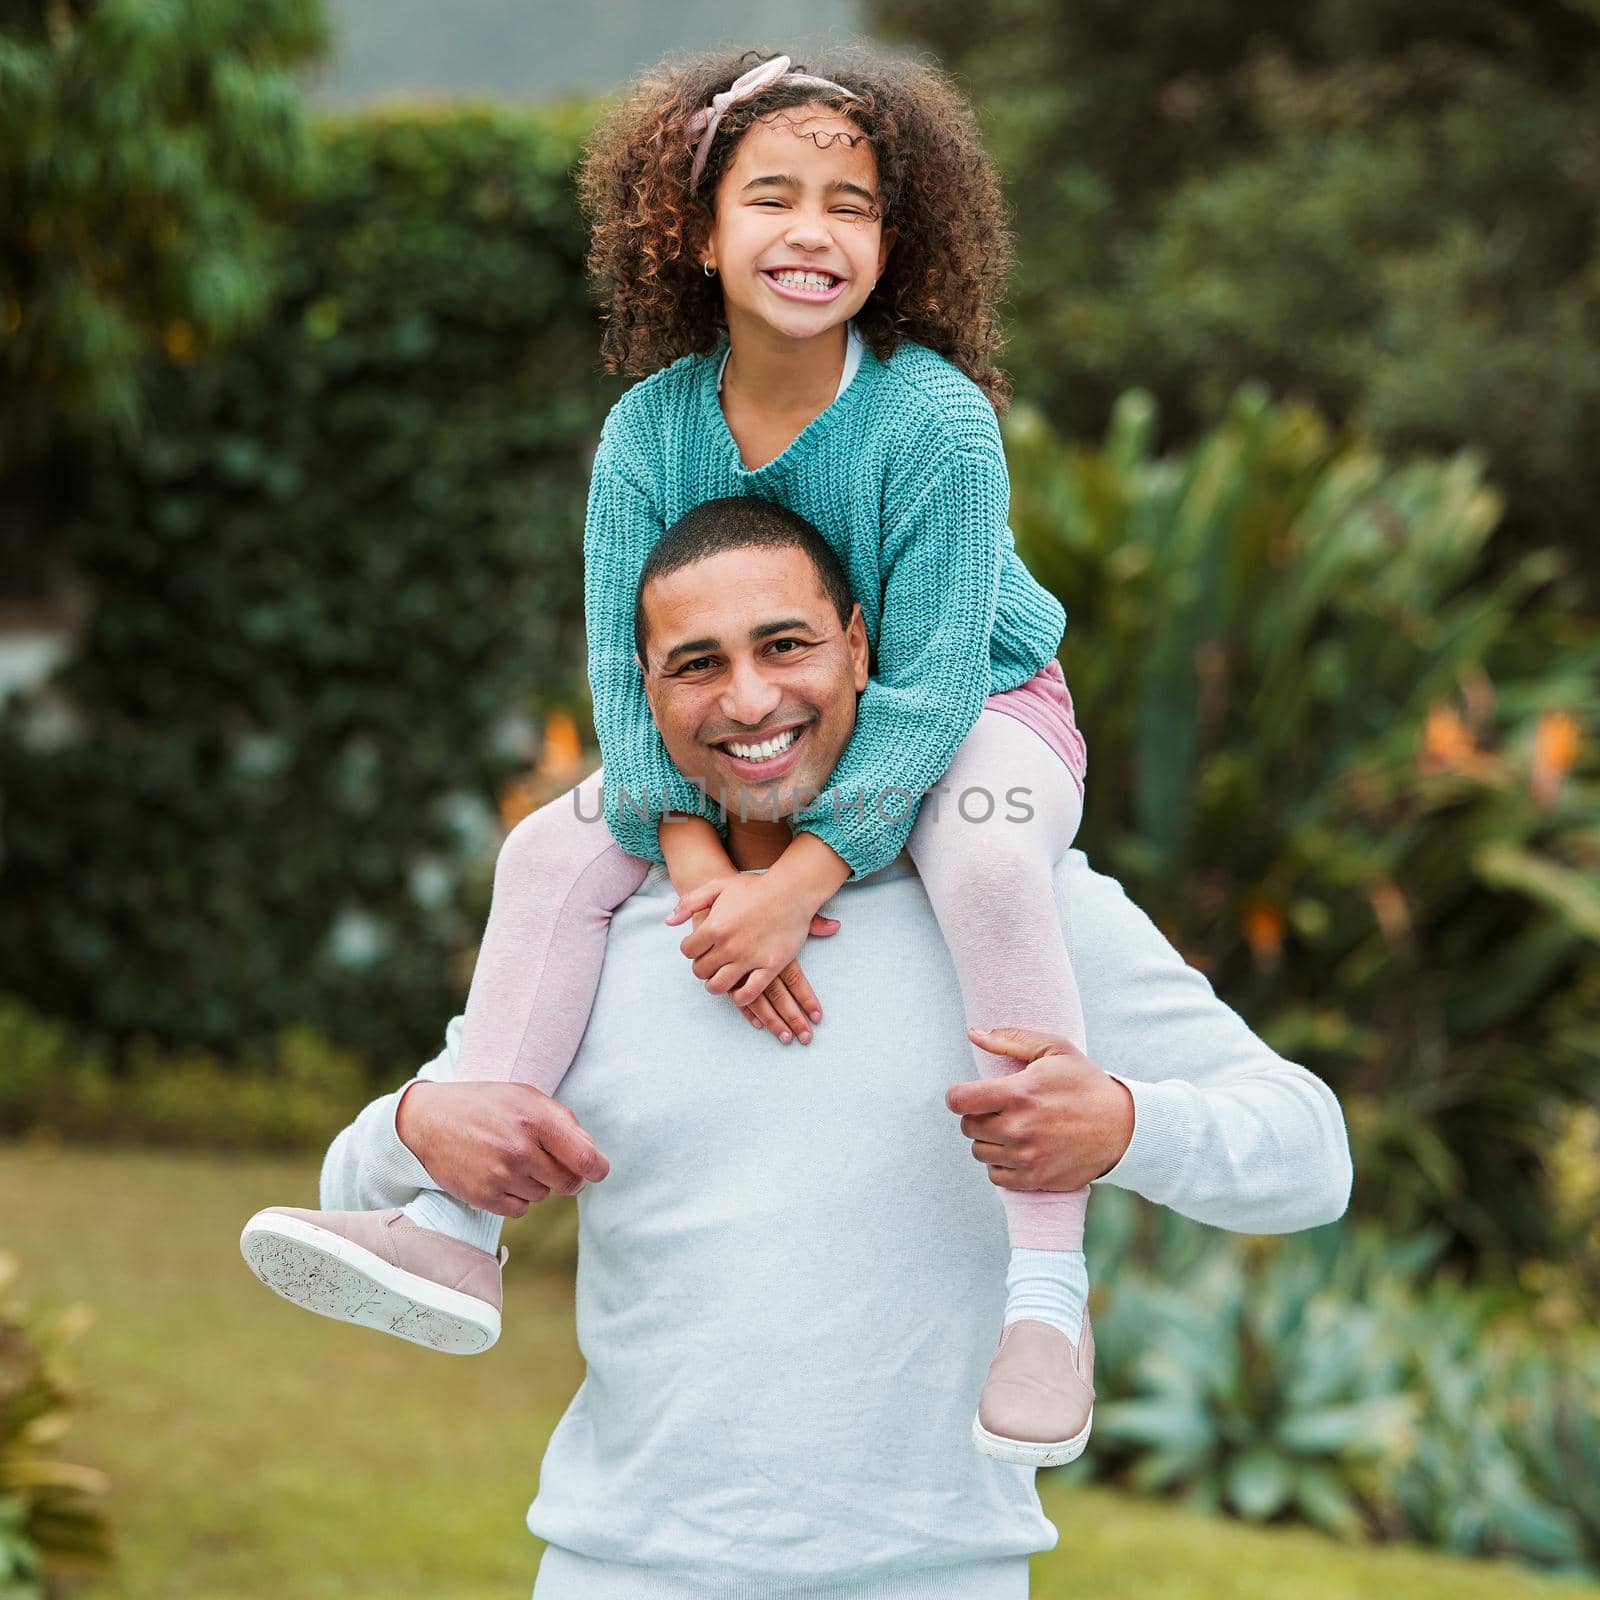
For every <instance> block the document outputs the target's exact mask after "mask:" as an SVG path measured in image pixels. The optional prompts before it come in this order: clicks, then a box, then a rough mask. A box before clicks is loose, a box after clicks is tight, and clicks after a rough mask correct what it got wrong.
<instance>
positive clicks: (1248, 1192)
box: [1064, 850, 1353, 1233]
mask: <svg viewBox="0 0 1600 1600" xmlns="http://www.w3.org/2000/svg"><path fill="white" fill-rule="evenodd" d="M1065 870H1066V872H1067V878H1066V883H1067V886H1068V887H1067V894H1066V896H1065V898H1064V904H1065V908H1066V921H1067V934H1068V949H1069V950H1070V952H1071V955H1072V965H1073V971H1074V972H1075V974H1076V976H1077V979H1078V986H1079V991H1080V994H1081V996H1082V1000H1083V1013H1084V1022H1085V1026H1086V1029H1087V1033H1088V1045H1089V1055H1090V1056H1091V1057H1092V1058H1093V1060H1094V1061H1095V1063H1096V1064H1097V1065H1098V1066H1100V1067H1101V1068H1103V1069H1104V1070H1105V1071H1106V1072H1108V1073H1110V1074H1111V1076H1112V1077H1114V1078H1116V1079H1117V1080H1118V1081H1119V1082H1121V1083H1122V1084H1124V1085H1126V1087H1127V1090H1128V1092H1129V1094H1130V1095H1132V1096H1133V1106H1134V1126H1133V1138H1132V1140H1131V1142H1130V1143H1129V1145H1128V1148H1127V1150H1126V1151H1125V1152H1124V1153H1123V1156H1122V1159H1121V1160H1120V1161H1119V1162H1118V1163H1117V1164H1116V1166H1114V1167H1113V1168H1112V1169H1111V1170H1110V1171H1109V1172H1107V1173H1106V1174H1105V1175H1104V1176H1103V1177H1101V1178H1098V1179H1097V1180H1096V1182H1098V1183H1109V1184H1115V1185H1116V1186H1117V1187H1118V1188H1120V1189H1131V1190H1133V1191H1134V1193H1136V1194H1140V1195H1143V1196H1144V1198H1145V1199H1146V1200H1149V1201H1152V1202H1154V1203H1155V1204H1156V1205H1161V1206H1167V1207H1169V1208H1170V1209H1171V1210H1173V1211H1177V1212H1179V1213H1181V1214H1182V1215H1183V1216H1186V1217H1192V1218H1193V1219H1194V1220H1195V1221H1196V1222H1204V1223H1209V1224H1210V1225H1211V1226H1212V1227H1216V1228H1227V1229H1230V1230H1232V1231H1233V1232H1236V1233H1294V1232H1297V1231H1298V1230H1299V1229H1301V1228H1313V1227H1317V1226H1319V1225H1320V1224H1322V1223H1325V1222H1331V1221H1333V1220H1334V1219H1335V1218H1337V1217H1340V1216H1342V1215H1343V1214H1344V1211H1345V1208H1346V1206H1347V1205H1348V1204H1349V1200H1350V1186H1351V1180H1352V1175H1353V1174H1352V1166H1351V1161H1350V1145H1349V1137H1348V1134H1347V1132H1346V1129H1345V1123H1344V1115H1343V1113H1342V1112H1341V1111H1340V1109H1339V1102H1338V1100H1337V1099H1336V1098H1335V1097H1334V1094H1333V1091H1332V1090H1331V1089H1330V1088H1329V1087H1328V1086H1327V1084H1325V1083H1324V1082H1323V1081H1322V1080H1321V1079H1320V1078H1318V1077H1317V1076H1316V1075H1315V1074H1313V1073H1311V1072H1308V1071H1307V1070H1306V1068H1304V1067H1302V1066H1297V1065H1296V1064H1295V1063H1294V1062H1292V1061H1285V1060H1284V1059H1283V1058H1282V1057H1281V1056H1279V1055H1277V1054H1275V1053H1274V1052H1273V1051H1272V1050H1270V1049H1269V1048H1268V1047H1267V1046H1266V1045H1265V1044H1263V1043H1262V1041H1261V1040H1260V1039H1258V1038H1257V1037H1256V1036H1255V1034H1254V1033H1252V1032H1251V1030H1250V1029H1249V1028H1248V1027H1247V1026H1246V1025H1245V1023H1244V1021H1243V1019H1242V1018H1241V1017H1240V1016H1239V1015H1238V1013H1237V1012H1235V1011H1233V1010H1232V1009H1231V1008H1230V1007H1229V1006H1227V1005H1226V1004H1224V1002H1223V1001H1221V1000H1220V999H1218V998H1217V995H1216V993H1215V992H1214V991H1213V989H1212V987H1211V985H1210V983H1209V982H1207V980H1206V979H1205V977H1204V976H1203V975H1202V974H1201V973H1199V972H1197V971H1196V970H1195V969H1194V968H1193V967H1191V966H1189V965H1188V964H1187V963H1186V962H1185V961H1184V959H1183V958H1182V956H1180V955H1179V954H1178V952H1177V951H1176V950H1174V949H1173V947H1172V945H1171V944H1170V943H1168V941H1167V940H1166V939H1165V938H1164V937H1163V936H1162V934H1161V932H1160V931H1159V929H1157V928H1156V926H1155V924H1154V923H1152V922H1151V921H1150V919H1149V917H1147V916H1146V915H1145V914H1144V912H1143V911H1141V910H1140V909H1139V908H1138V906H1136V905H1135V904H1134V903H1133V902H1132V901H1131V900H1130V899H1129V898H1128V896H1127V894H1126V892H1125V891H1124V890H1123V888H1122V886H1121V885H1120V884H1119V883H1117V882H1116V880H1115V879H1112V878H1107V877H1104V876H1102V875H1101V874H1100V873H1098V872H1095V871H1093V870H1092V869H1091V868H1090V866H1089V864H1088V862H1087V861H1086V860H1085V859H1084V857H1083V855H1082V854H1081V852H1079V851H1076V850H1074V851H1071V852H1069V854H1068V857H1067V866H1066V869H1065Z"/></svg>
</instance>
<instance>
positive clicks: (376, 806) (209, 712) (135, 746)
mask: <svg viewBox="0 0 1600 1600" xmlns="http://www.w3.org/2000/svg"><path fill="white" fill-rule="evenodd" d="M591 121H592V112H591V111H590V110H589V109H588V108H576V109H573V108H567V109H566V110H565V111H560V112H558V111H544V112H541V113H539V114H538V115H537V116H530V115H509V114H507V115H501V114H498V113H495V112H494V111H492V110H486V109H478V110H463V111H461V112H460V113H454V112H439V111H437V110H423V111H418V112H411V113H404V112H384V113H374V114H373V115H371V116H366V117H356V118H352V119H350V120H348V121H334V122H328V123H326V124H323V125H321V126H319V128H318V129H317V133H316V137H317V139H318V143H319V146H320V155H319V159H318V161H317V163H316V166H317V179H316V186H315V189H314V191H313V193H312V194H311V196H310V197H309V198H308V199H307V200H306V201H304V202H302V204H301V205H299V206H298V207H297V208H296V210H295V212H294V215H293V216H292V218H290V219H289V221H288V222H287V223H286V225H285V227H284V228H283V229H282V230H281V232H280V235H279V246H278V248H279V254H280V259H279V260H278V262H277V265H276V267H275V269H274V271H273V280H274V288H273V292H272V297H271V302H270V306H269V313H268V315H267V316H266V317H265V318H264V319H263V321H262V323H261V325H260V326H259V327H258V328H257V329H256V330H255V331H253V332H252V333H251V334H250V335H249V336H248V337H247V338H242V339H239V340H236V341H234V342H233V343H232V344H231V345H230V346H229V347H228V349H227V350H226V351H225V352H220V353H215V354H212V355H211V356H209V357H208V358H207V359H205V360H198V361H194V362H188V363H184V362H170V361H156V362H154V363H153V370H152V372H151V373H150V375H149V379H148V388H149V394H150V406H149V418H148V420H147V422H146V424H145V426H144V428H143V430H142V433H141V436H140V439H139V444H138V448H137V449H135V450H114V449H113V448H112V447H111V446H110V444H109V443H108V442H106V441H104V440H102V441H101V442H100V443H99V444H98V445H97V446H94V447H89V446H83V447H80V448H79V450H78V451H77V452H76V455H77V459H78V461H79V467H80V472H81V475H82V478H83V480H84V482H85V483H86V485H87V488H86V489H85V491H84V493H83V495H82V497H81V498H82V504H81V505H80V506H79V507H78V509H77V511H76V512H75V514H74V515H73V516H72V517H71V518H70V519H69V520H68V521H67V522H66V523H65V525H64V526H63V527H62V529H61V533H60V538H61V541H62V544H63V547H64V549H65V551H66V552H67V554H68V555H69V556H70V559H71V560H72V562H73V566H74V569H75V570H76V571H78V572H81V573H82V574H83V575H84V576H85V578H86V580H87V581H88V582H89V583H91V584H92V585H93V588H94V594H95V605H94V608H93V611H92V614H91V615H90V616H89V618H88V619H87V621H86V624H85V626H84V628H83V630H82V637H81V638H80V639H79V641H78V642H77V648H76V650H75V651H74V653H73V655H72V658H71V659H70V660H69V661H68V662H67V663H66V664H65V665H64V666H63V667H62V668H61V670H60V671H59V672H58V673H57V674H56V676H55V678H54V679H53V680H52V681H51V682H49V683H48V684H45V685H42V686H41V687H40V688H39V689H38V690H37V691H34V692H31V693H29V694H26V695H22V696H18V697H17V698H16V700H14V701H13V702H12V703H10V704H9V705H7V707H6V708H5V710H4V713H3V714H0V775H3V784H4V796H5V805H4V810H3V814H0V983H3V985H4V987H5V988H6V989H8V990H9V991H11V992H12V993H14V994H16V995H18V996H21V997H23V998H25V999H26V1000H28V1001H29V1003H30V1004H32V1005H34V1006H36V1007H37V1008H39V1009H40V1010H42V1011H44V1012H46V1013H47V1014H49V1015H52V1016H56V1017H66V1018H71V1019H72V1020H73V1021H74V1022H75V1023H78V1024H81V1025H83V1026H85V1027H87V1028H88V1029H89V1030H90V1031H91V1032H93V1033H95V1034H98V1035H100V1036H102V1037H104V1038H105V1039H107V1040H110V1041H114V1042H115V1043H116V1044H118V1045H119V1046H121V1047H122V1049H121V1052H120V1053H121V1056H122V1064H123V1065H124V1066H125V1067H127V1068H128V1069H129V1070H130V1071H132V1070H133V1069H134V1065H135V1061H136V1057H135V1053H134V1050H133V1044H134V1041H135V1040H137V1039H138V1038H139V1037H140V1036H145V1037H148V1038H150V1039H153V1040H156V1041H158V1042H159V1043H160V1045H161V1046H162V1047H163V1048H164V1049H167V1050H172V1051H176V1050H189V1049H198V1050H202V1051H208V1052H215V1053H217V1054H224V1053H226V1054H227V1055H229V1056H231V1057H234V1058H236V1059H237V1058H239V1057H241V1056H243V1055H244V1054H245V1053H246V1052H247V1051H248V1050H249V1049H250V1047H252V1046H259V1047H261V1048H262V1049H268V1048H270V1046H271V1042H272V1040H273V1039H274V1038H275V1037H276V1036H277V1035H278V1034H279V1033H280V1031H281V1030H282V1029H283V1028H285V1027H287V1026H292V1025H294V1024H297V1023H313V1024H316V1025H317V1026H319V1027H320V1028H322V1029H323V1031H324V1032H326V1033H327V1035H328V1036H329V1037H330V1038H331V1039H333V1040H335V1041H336V1042H338V1043H340V1044H342V1045H345V1046H348V1047H350V1048H352V1049H355V1050H358V1051H360V1052H361V1053H362V1054H364V1055H365V1056H366V1057H367V1059H368V1060H369V1061H372V1062H374V1063H387V1065H384V1067H383V1070H384V1071H385V1072H386V1073H387V1072H389V1071H391V1070H392V1063H393V1062H395V1061H420V1060H423V1059H425V1056H426V1054H430V1053H432V1051H434V1050H436V1049H437V1048H438V1037H439V1028H440V1025H441V1023H442V1021H443V1019H445V1018H447V1017H448V1016H450V1014H451V1011H452V1009H454V1008H456V1007H457V1006H458V1005H459V1003H460V1000H461V998H462V994H463V988H464V986H463V985H461V984H460V983H458V981H457V978H458V974H456V973H455V972H453V971H452V961H451V958H452V957H453V956H455V955H457V954H458V953H459V952H461V951H462V950H463V949H464V948H466V947H468V946H469V945H470V943H471V941H472V938H473V935H474V934H475V933H476V932H477V931H478V930H479V929H480V928H481V927H482V917H483V912H484V910H485V909H486V906H485V900H486V894H485V891H486V890H487V888H488V885H487V884H486V883H483V882H480V881H479V869H480V867H482V866H484V865H485V864H486V863H487V861H488V860H489V859H490V858H492V855H493V851H494V848H495V846H496V844H497V843H498V840H499V837H500V824H499V818H498V817H497V815H496V812H495V809H494V802H495V799H496V798H497V796H498V795H499V792H500V790H501V787H502V785H503V784H504V783H505V781H506V780H507V779H508V778H509V777H510V776H511V775H513V774H514V773H516V772H518V771H519V770H521V769H523V768H524V767H525V766H526V764H527V762H528V760H529V759H530V757H531V755H532V753H533V750H532V734H533V728H534V724H533V722H532V720H531V715H530V714H532V713H536V712H537V711H538V710H540V709H542V706H543V705H544V704H549V703H554V704H556V705H561V704H570V703H572V702H574V701H576V700H578V698H579V696H580V694H581V683H582V660H583V653H582V648H581V643H580V641H581V636H582V565H583V563H582V543H583V507H584V498H585V495H584V491H585V487H586V485H587V482H588V472H589V458H590V455H591V453H592V450H593V446H594V440H595V437H596V436H597V435H598V433H599V429H600V422H601V419H602V418H603V417H604V415H605V411H606V408H607V406H608V405H609V404H610V402H611V401H612V400H614V399H615V397H616V394H617V392H618V390H619V388H620V385H619V384H618V383H617V382H615V381H612V380H607V379H605V378H604V377H603V376H602V375H601V374H600V372H599V371H598V366H599V362H598V358H597V355H596V350H597V347H598V343H599V340H598V330H597V327H596V321H595V314H594V311H593V309H592V308H591V306H590V305H589V303H588V299H587V293H586V284H585V281H584V273H583V258H584V251H585V245H586V236H585V231H584V227H583V221H582V218H581V216H580V215H579V212H578V205H577V196H576V193H575V191H574V188H573V185H572V181H571V176H570V174H571V169H572V166H573V164H574V162H575V161H576V159H577V156H578V151H579V145H580V140H581V137H582V135H583V134H584V133H585V132H587V130H588V128H589V126H590V125H591ZM3 1058H4V1050H3V1048H0V1059H3Z"/></svg>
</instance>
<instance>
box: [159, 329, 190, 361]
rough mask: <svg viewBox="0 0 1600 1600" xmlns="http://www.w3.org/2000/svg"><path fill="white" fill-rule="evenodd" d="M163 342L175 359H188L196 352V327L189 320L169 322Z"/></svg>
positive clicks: (168, 352)
mask: <svg viewBox="0 0 1600 1600" xmlns="http://www.w3.org/2000/svg"><path fill="white" fill-rule="evenodd" d="M163 342H164V343H165V345H166V347H167V354H168V355H169V356H171V357H172V359H173V360H174V361H187V360H188V359H189V358H190V357H191V356H192V355H193V354H194V329H193V328H191V327H190V326H189V324H188V323H187V322H169V323H168V324H167V331H166V336H165V339H164V340H163Z"/></svg>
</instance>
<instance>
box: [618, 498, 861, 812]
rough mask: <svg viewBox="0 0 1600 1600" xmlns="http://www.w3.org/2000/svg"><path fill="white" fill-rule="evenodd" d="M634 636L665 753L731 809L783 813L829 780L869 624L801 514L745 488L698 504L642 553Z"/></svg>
mask: <svg viewBox="0 0 1600 1600" xmlns="http://www.w3.org/2000/svg"><path fill="white" fill-rule="evenodd" d="M634 643H635V647H636V649H637V651H638V657H639V664H640V667H641V668H642V670H643V672H644V682H645V693H646V695H647V696H648V698H649V701H650V710H651V713H652V715H653V716H654V718H655V723H656V727H657V728H658V729H659V730H660V733H661V738H662V742H663V743H664V744H665V745H666V748H667V754H668V756H670V757H671V759H672V762H673V764H674V765H675V766H676V767H677V768H678V770H679V771H680V772H682V773H683V775H684V776H685V777H686V778H689V779H690V780H691V781H693V782H696V783H703V784H704V785H705V787H706V790H707V792H708V793H709V794H710V795H711V796H712V798H713V799H719V800H721V801H722V802H723V803H724V804H725V805H726V806H727V807H728V809H729V811H730V812H732V813H734V814H736V815H745V816H750V817H758V816H764V817H785V816H788V815H789V814H790V813H791V812H794V811H796V810H799V809H800V808H801V807H802V806H804V805H805V804H807V803H808V802H809V800H810V799H811V798H812V797H813V796H814V795H816V794H817V793H818V792H819V791H821V790H822V789H824V788H826V787H827V784H828V780H829V778H830V777H831V775H832V773H833V769H834V767H835V766H836V765H837V764H838V761H839V757H840V756H841V755H842V754H843V753H844V747H845V746H846V745H847V744H848V743H849V742H850V735H851V733H852V732H853V731H854V729H855V720H856V697H857V696H858V695H859V694H860V693H861V691H862V690H863V689H865V688H866V685H867V630H866V624H865V623H864V622H863V621H862V619H861V608H860V607H859V606H858V605H856V603H855V602H854V600H853V599H852V598H851V595H850V587H849V583H848V581H847V580H846V577H845V573H844V569H843V567H841V566H840V564H839V558H838V557H837V556H836V555H835V554H834V552H833V550H832V548H831V547H830V546H829V544H828V542H827V540H825V539H824V538H823V537H822V535H821V534H820V533H818V532H817V530H816V529H815V528H814V527H812V526H811V524H810V523H809V522H807V521H806V520H805V518H804V517H800V516H796V515H795V514H794V513H793V512H792V511H787V510H785V509H784V508H783V507H782V506H777V505H773V504H771V503H770V502H768V501H766V500H758V499H755V498H753V497H750V496H741V497H737V498H733V499H727V500H710V501H707V502H706V503H705V504H704V505H701V506H696V507H695V509H694V510H693V511H691V512H690V513H689V514H688V515H687V516H685V517H683V518H682V519H681V520H679V521H678V522H675V523H674V524H673V525H672V527H670V528H668V529H667V531H666V532H665V533H664V534H663V535H662V536H661V538H660V540H659V541H658V542H657V544H656V546H655V548H654V549H653V550H652V551H651V552H650V555H649V557H648V558H647V560H646V561H645V565H644V571H643V572H642V573H641V574H640V578H639V593H638V599H637V603H636V605H635V608H634Z"/></svg>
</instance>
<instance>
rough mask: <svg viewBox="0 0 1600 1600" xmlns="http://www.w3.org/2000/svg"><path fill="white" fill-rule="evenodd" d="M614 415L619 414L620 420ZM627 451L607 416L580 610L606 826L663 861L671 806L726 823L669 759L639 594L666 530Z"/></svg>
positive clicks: (624, 843) (635, 851)
mask: <svg viewBox="0 0 1600 1600" xmlns="http://www.w3.org/2000/svg"><path fill="white" fill-rule="evenodd" d="M614 416H615V413H613V418H614ZM626 454H627V451H626V447H625V445H623V444H620V443H619V442H618V439H617V429H616V428H615V427H614V426H613V419H608V420H607V423H606V426H605V428H604V429H602V431H601V434H600V445H599V448H598V449H597V450H596V452H595V458H594V470H593V473H592V474H591V476H590V480H589V509H588V515H587V517H586V518H585V520H584V530H583V572H584V581H583V608H584V623H585V627H586V629H587V632H588V639H589V688H590V691H591V693H592V694H593V696H594V728H595V734H596V736H597V737H598V738H599V740H600V756H601V760H602V761H603V762H604V764H605V777H604V784H605V808H606V823H607V826H608V827H609V828H610V829H611V836H612V838H614V839H615V840H616V841H617V843H618V845H620V846H621V847H622V849H624V850H625V851H627V853H628V854H629V855H631V856H639V857H642V858H643V859H645V860H647V861H661V860H662V859H663V857H662V854H661V843H660V839H659V837H658V835H659V832H660V825H661V818H662V816H663V815H664V813H665V812H667V811H677V812H686V813H689V814H691V815H694V816H703V817H707V818H709V819H711V820H712V821H720V815H719V812H718V809H717V807H716V804H715V802H714V801H711V800H709V799H708V798H707V796H706V794H705V792H704V790H703V789H701V788H699V787H698V786H697V785H695V784H692V783H690V782H689V781H688V779H686V778H685V777H684V776H683V774H682V773H680V772H679V771H678V769H677V768H676V767H675V766H673V764H672V762H671V761H670V760H669V759H668V757H667V750H666V746H665V745H664V744H662V742H661V735H660V734H659V733H657V732H656V726H655V723H654V721H653V720H652V719H651V716H650V703H649V701H648V700H647V699H646V698H645V692H644V677H643V675H642V673H641V672H640V670H639V664H638V662H637V660H636V659H635V650H634V636H633V609H634V600H635V597H636V595H637V593H638V589H639V574H640V573H641V572H642V571H643V570H644V563H645V557H646V556H648V555H649V553H650V551H651V549H652V547H653V546H654V545H655V542H656V540H657V539H659V538H660V537H661V534H662V533H663V531H664V524H663V522H662V519H661V515H660V513H659V512H658V511H657V509H656V507H655V506H654V505H653V504H652V502H651V499H650V497H649V495H647V494H646V493H645V491H644V490H643V489H641V488H640V487H639V486H638V484H637V483H636V482H635V481H634V480H633V478H632V477H631V476H630V474H629V473H628V470H627V467H626V461H625V458H626Z"/></svg>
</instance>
